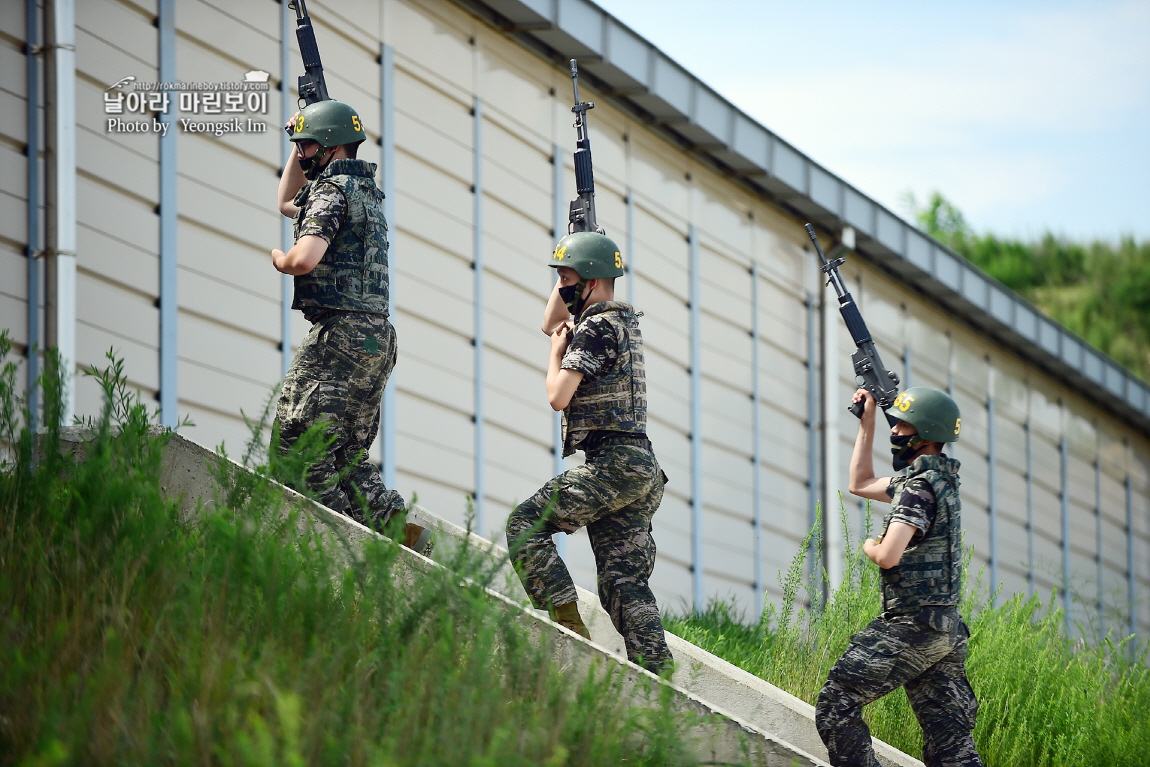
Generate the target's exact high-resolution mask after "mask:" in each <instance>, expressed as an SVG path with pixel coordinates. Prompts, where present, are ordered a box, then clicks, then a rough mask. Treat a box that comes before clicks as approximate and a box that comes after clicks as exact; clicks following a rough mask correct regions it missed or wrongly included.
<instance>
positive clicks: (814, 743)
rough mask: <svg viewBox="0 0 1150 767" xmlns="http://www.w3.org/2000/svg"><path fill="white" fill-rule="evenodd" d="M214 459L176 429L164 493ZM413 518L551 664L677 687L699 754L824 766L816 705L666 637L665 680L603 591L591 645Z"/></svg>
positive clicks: (439, 526)
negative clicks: (636, 655) (539, 644)
mask: <svg viewBox="0 0 1150 767" xmlns="http://www.w3.org/2000/svg"><path fill="white" fill-rule="evenodd" d="M86 439H87V436H86V434H85V433H84V432H83V431H81V430H70V431H67V432H65V433H64V434H63V435H62V441H63V443H64V445H63V447H64V448H65V449H66V450H68V451H70V452H73V453H75V454H78V455H79V454H82V453H83V443H84V442H85V441H86ZM218 460H219V457H218V456H217V454H216V453H215V451H213V450H210V449H208V448H205V447H203V446H201V445H199V444H196V443H195V442H192V441H191V440H188V439H186V438H185V437H182V436H180V435H179V434H174V435H172V437H171V440H170V442H169V443H168V448H167V451H166V453H165V457H164V462H163V466H162V474H161V485H162V489H163V491H164V493H165V494H166V495H167V496H168V497H170V498H173V499H177V500H179V502H180V507H181V511H182V513H184V514H185V515H192V514H194V513H196V512H197V509H198V508H200V507H208V506H210V505H211V504H213V503H214V501H215V499H216V498H217V497H219V487H218V486H217V484H216V482H215V479H214V477H213V475H212V472H211V470H210V468H209V467H210V466H212V465H214V464H215V463H216V462H217V461H218ZM230 464H231V468H232V470H233V471H240V472H242V471H247V470H246V469H244V468H243V467H242V466H240V465H239V464H236V463H235V462H230ZM280 489H281V490H282V492H283V494H284V500H285V512H286V511H287V510H289V509H295V510H298V511H299V512H301V514H302V515H304V516H306V517H307V519H308V520H310V521H312V522H313V523H317V524H319V525H322V526H324V527H326V528H328V529H330V530H331V531H332V533H333V538H335V539H338V540H340V541H342V542H343V544H344V545H345V546H346V556H348V557H349V558H352V559H354V558H357V557H358V552H359V550H360V547H361V546H362V542H363V541H364V540H366V539H368V538H383V536H381V535H380V534H378V533H376V532H374V531H373V530H370V529H369V528H367V527H364V526H363V525H361V524H359V523H357V522H355V521H354V520H352V519H350V518H348V517H345V516H343V515H342V514H338V513H336V512H333V511H331V510H330V509H328V508H326V507H324V506H321V505H320V504H318V503H315V502H314V501H311V500H308V499H307V498H305V497H303V496H301V495H300V494H298V493H296V492H295V491H293V490H291V489H289V488H286V487H282V486H280ZM408 520H409V521H411V522H414V523H416V524H419V525H422V526H424V527H427V528H429V529H431V530H433V531H434V533H435V540H436V550H435V551H433V552H432V556H433V557H434V558H436V559H438V558H440V557H443V556H445V555H446V554H447V553H448V552H449V551H450V549H451V547H452V546H458V545H468V546H472V547H475V548H476V549H479V550H481V551H483V552H484V553H485V554H486V555H487V556H489V557H491V558H492V559H493V560H494V561H493V564H496V565H498V566H499V572H498V575H497V577H496V578H495V580H494V581H493V583H492V586H491V588H489V589H488V590H487V591H488V594H489V596H490V597H491V598H492V599H493V600H496V601H497V602H498V603H499V604H501V605H502V606H503V607H504V609H505V610H506V613H507V616H508V619H510V620H516V621H518V622H519V623H520V625H522V626H524V627H525V628H526V629H527V630H528V632H529V634H530V635H531V636H536V637H543V636H546V635H547V632H550V636H551V638H552V642H553V648H554V655H555V660H556V661H557V663H558V664H559V665H560V667H563V668H568V669H570V670H571V671H574V672H577V673H580V674H585V673H586V672H587V671H588V670H589V669H590V667H591V666H592V664H594V663H607V664H612V665H613V666H615V667H616V668H617V669H618V671H619V672H620V673H622V674H623V675H624V686H625V689H627V690H628V692H629V694H630V695H631V696H632V699H633V704H634V705H637V706H639V705H644V703H643V700H644V699H646V698H647V697H648V696H649V694H650V690H651V689H652V688H651V685H662V686H667V687H670V688H671V689H672V690H673V691H674V698H675V707H676V710H679V711H683V712H691V713H694V714H696V715H700V716H705V717H707V719H705V720H703V722H704V723H703V724H701V725H700V726H698V727H696V728H695V731H693V732H691V733H690V734H689V736H690V741H691V743H692V745H693V747H694V752H695V755H696V756H697V757H698V758H699V759H700V760H701V761H704V762H712V763H714V762H719V763H732V764H733V763H746V762H748V761H749V762H750V763H752V764H762V765H767V766H768V767H775V765H778V766H779V767H793V765H799V766H800V767H807V765H811V766H812V767H814V766H818V767H825V766H826V765H827V759H828V757H827V753H826V749H825V748H824V747H823V744H822V741H821V739H820V738H819V736H818V732H817V731H816V730H815V726H814V707H813V706H811V705H810V704H808V703H806V702H804V701H802V700H800V699H799V698H796V697H795V696H793V695H790V694H789V693H787V692H785V691H783V690H780V689H779V688H777V687H775V686H773V685H771V684H769V683H767V682H765V681H764V680H762V679H760V678H758V677H756V676H754V675H753V674H750V673H748V672H746V671H743V670H742V669H740V668H738V667H736V666H734V665H732V664H730V663H728V662H727V661H725V660H723V659H721V658H719V657H717V656H715V655H712V654H711V653H709V652H707V651H706V650H703V649H702V648H699V647H696V646H695V645H693V644H691V643H689V642H687V641H686V640H684V639H682V638H680V637H678V636H675V635H674V634H670V633H668V634H667V642H668V644H669V645H670V648H671V652H672V653H673V654H674V656H675V661H676V664H677V666H676V671H675V673H674V675H673V676H672V678H671V680H670V681H669V682H668V681H666V680H661V679H659V678H658V677H656V676H654V675H653V674H651V673H649V672H648V671H646V670H645V669H643V668H640V667H639V666H636V665H635V664H633V663H630V662H629V661H628V660H627V659H626V655H625V651H624V648H623V641H622V637H620V636H619V634H618V633H617V632H616V631H615V629H614V627H613V626H612V625H611V621H610V618H609V617H608V615H607V613H606V612H605V611H604V610H603V608H602V606H601V605H600V604H599V599H598V596H597V595H595V594H593V593H591V592H590V591H587V590H586V589H583V588H579V589H578V592H579V610H580V613H581V614H582V615H583V617H584V621H585V622H586V623H587V627H588V629H589V631H590V633H591V641H590V642H589V641H587V640H585V639H583V638H582V637H580V636H578V635H577V634H574V633H572V632H570V631H568V630H567V629H565V628H563V627H562V626H559V625H558V624H556V623H554V622H552V621H551V620H550V619H549V618H548V617H547V615H546V613H545V612H543V611H540V610H534V609H532V608H531V607H530V606H529V605H528V600H527V595H526V593H525V592H524V591H523V588H522V586H521V585H520V583H519V579H518V578H517V577H516V576H515V574H514V571H513V570H512V568H511V564H510V561H509V560H508V556H507V550H506V549H505V548H503V547H501V546H499V545H498V544H495V543H493V542H491V541H489V540H487V539H486V538H483V537H481V536H479V535H476V534H475V533H473V532H468V531H467V530H465V529H464V528H462V527H460V526H459V525H456V524H454V523H452V522H449V521H447V520H445V519H443V518H441V517H439V516H437V515H435V514H433V513H432V512H430V511H428V510H427V509H425V508H423V507H420V506H413V507H412V509H411V510H410V512H409V514H408ZM400 557H401V559H400V562H401V565H402V567H403V568H404V570H405V572H406V573H408V576H406V577H415V576H416V575H417V574H418V573H419V572H423V571H426V570H427V569H429V568H433V567H441V565H439V564H438V563H437V562H435V561H433V560H431V559H427V558H426V557H423V556H420V555H419V554H416V553H415V552H412V551H409V550H408V549H402V550H401V554H400ZM874 746H875V752H876V755H877V756H878V758H879V761H880V762H881V763H882V765H883V766H884V767H922V762H920V761H919V760H917V759H914V758H913V757H910V756H908V755H907V754H904V753H903V752H901V751H898V750H897V749H894V748H892V747H891V746H889V745H887V744H886V743H883V742H882V741H879V740H875V741H874Z"/></svg>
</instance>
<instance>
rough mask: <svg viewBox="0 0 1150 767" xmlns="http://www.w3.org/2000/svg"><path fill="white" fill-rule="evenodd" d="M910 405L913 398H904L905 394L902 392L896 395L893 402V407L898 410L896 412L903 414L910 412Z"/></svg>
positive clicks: (912, 402)
mask: <svg viewBox="0 0 1150 767" xmlns="http://www.w3.org/2000/svg"><path fill="white" fill-rule="evenodd" d="M912 404H914V397H908V396H906V392H903V393H902V394H900V395H898V397H897V398H896V399H895V401H894V406H895V407H896V408H898V410H899V411H900V412H903V413H905V412H906V411H908V410H910V406H911V405H912Z"/></svg>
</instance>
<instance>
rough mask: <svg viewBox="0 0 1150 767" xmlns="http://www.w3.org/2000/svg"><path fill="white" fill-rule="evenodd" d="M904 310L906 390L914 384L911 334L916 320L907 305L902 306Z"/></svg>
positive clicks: (903, 378) (903, 358)
mask: <svg viewBox="0 0 1150 767" xmlns="http://www.w3.org/2000/svg"><path fill="white" fill-rule="evenodd" d="M902 311H903V315H902V329H903V343H902V390H903V391H906V390H907V389H909V388H910V387H912V386H914V383H913V381H914V357H913V356H912V354H911V350H910V334H911V331H912V330H913V322H914V320H913V319H912V318H911V316H910V311H909V310H908V309H907V308H906V307H905V306H903V307H902Z"/></svg>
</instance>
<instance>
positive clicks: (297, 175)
mask: <svg viewBox="0 0 1150 767" xmlns="http://www.w3.org/2000/svg"><path fill="white" fill-rule="evenodd" d="M306 181H307V179H306V178H304V175H303V169H301V168H300V166H299V162H297V161H296V156H295V149H294V148H293V149H292V151H291V152H290V153H289V154H288V158H287V163H286V164H285V165H284V169H283V173H281V174H280V183H279V195H278V196H279V210H280V213H282V214H284V215H285V216H287V217H288V218H295V214H296V213H297V212H299V208H297V207H296V206H295V203H293V202H292V200H294V199H295V196H296V194H297V193H299V190H300V189H302V188H303V185H304V183H305V182H306Z"/></svg>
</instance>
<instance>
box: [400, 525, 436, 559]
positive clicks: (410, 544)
mask: <svg viewBox="0 0 1150 767" xmlns="http://www.w3.org/2000/svg"><path fill="white" fill-rule="evenodd" d="M403 545H404V546H406V547H407V548H409V549H411V550H412V551H414V552H415V553H416V554H422V555H423V556H425V557H428V556H431V549H432V548H433V547H434V543H433V542H432V540H431V531H430V530H428V529H427V528H425V527H420V526H419V525H413V524H411V523H410V522H407V523H406V524H404V526H403Z"/></svg>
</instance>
